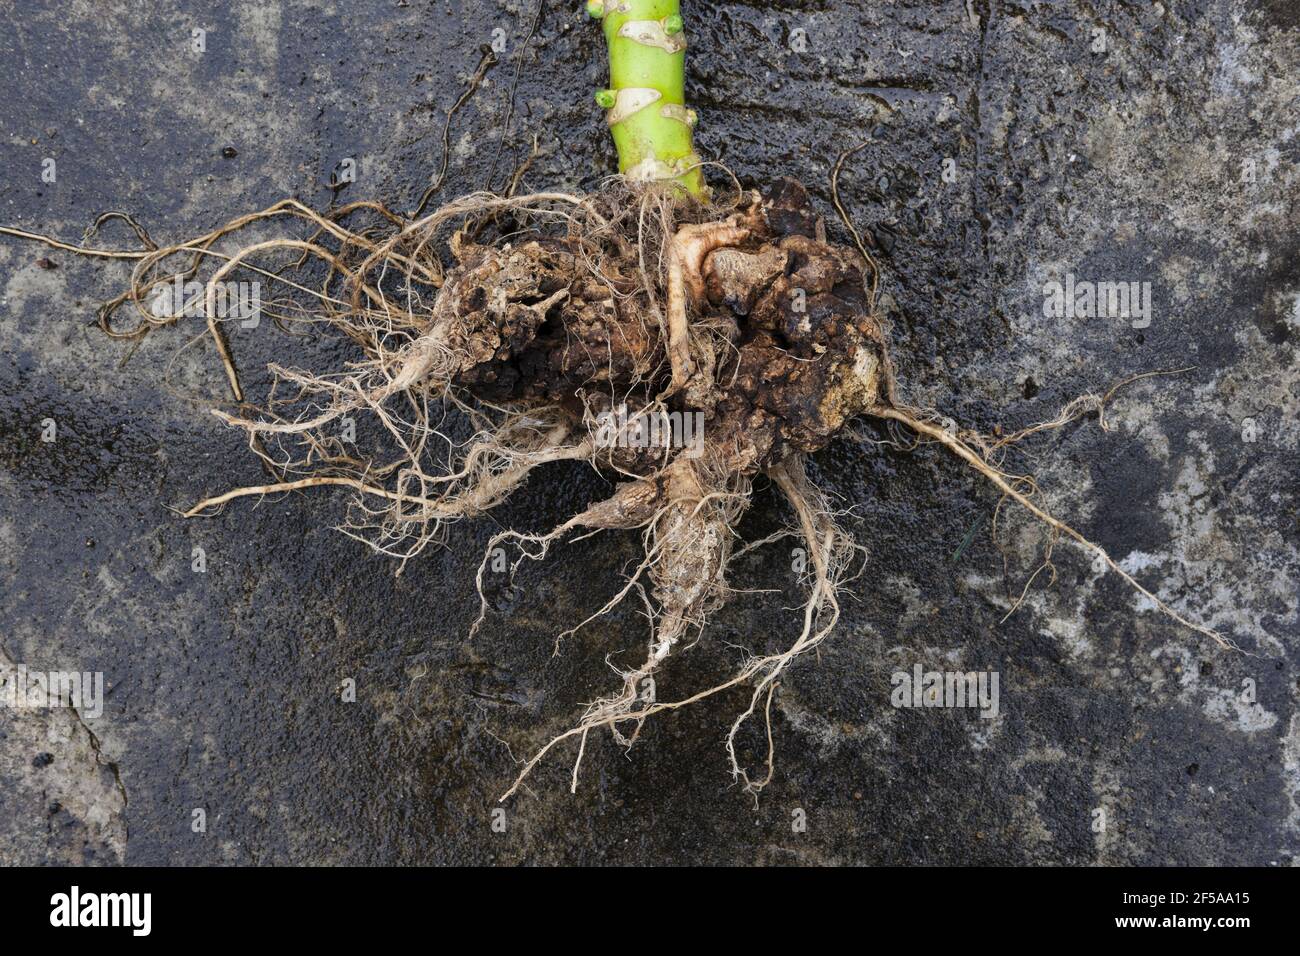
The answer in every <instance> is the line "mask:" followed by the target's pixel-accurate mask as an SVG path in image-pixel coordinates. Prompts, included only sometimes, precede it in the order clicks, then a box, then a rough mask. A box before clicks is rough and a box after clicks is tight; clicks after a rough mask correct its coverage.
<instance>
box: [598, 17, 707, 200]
mask: <svg viewBox="0 0 1300 956" xmlns="http://www.w3.org/2000/svg"><path fill="white" fill-rule="evenodd" d="M680 8H681V4H680V3H679V0H590V2H589V3H588V4H587V12H588V13H590V14H591V15H592V16H593V17H599V18H600V19H601V26H602V28H603V30H604V33H605V43H606V46H607V47H608V50H609V88H608V89H604V90H601V91H599V92H598V93H597V94H596V102H597V103H599V104H600V105H601V106H603V107H604V108H605V109H606V110H607V114H606V119H607V120H608V122H609V128H610V133H611V134H613V137H614V145H615V146H616V147H617V148H618V168H619V172H621V173H623V174H624V175H625V176H627V177H628V178H630V179H637V180H675V181H676V182H678V183H680V184H681V185H682V186H683V187H684V188H685V189H686V191H687V192H689V193H692V194H694V195H698V194H700V193H702V192H703V190H704V176H703V173H702V172H701V170H700V166H699V163H700V158H699V156H698V154H696V152H695V148H694V146H693V144H692V136H691V133H692V129H693V127H694V126H695V113H694V112H693V111H692V110H689V109H687V108H686V99H685V86H686V69H685V61H686V32H685V30H684V28H683V25H682V18H681V13H680Z"/></svg>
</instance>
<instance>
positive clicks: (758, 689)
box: [500, 457, 861, 801]
mask: <svg viewBox="0 0 1300 956" xmlns="http://www.w3.org/2000/svg"><path fill="white" fill-rule="evenodd" d="M768 474H769V475H770V477H771V478H772V480H773V481H774V482H775V483H776V484H777V486H778V487H779V488H780V489H781V491H782V493H783V494H784V495H785V497H786V498H787V500H789V502H790V504H791V506H792V508H793V509H794V511H795V517H796V522H797V525H798V527H799V531H800V533H801V534H802V535H803V537H804V539H805V541H806V542H807V545H808V550H809V552H810V553H811V555H812V557H813V574H812V581H811V584H810V593H809V596H808V598H807V600H806V602H805V604H804V607H803V617H804V623H803V629H802V631H801V632H800V634H799V636H798V638H797V639H796V640H795V641H794V643H793V644H791V645H790V647H789V648H787V649H786V650H785V651H782V652H780V653H777V654H769V655H764V656H751V657H750V658H749V659H748V660H746V661H745V662H744V663H743V664H742V665H741V667H740V669H739V670H738V671H737V672H736V674H734V675H733V676H732V677H731V678H729V679H728V680H726V681H723V682H721V683H719V684H716V685H714V686H712V687H709V688H706V689H705V690H702V691H699V692H697V693H695V694H692V695H691V696H689V697H687V698H685V699H682V700H678V701H663V702H656V703H651V704H648V705H647V706H644V707H641V708H639V709H634V708H635V704H636V702H637V701H638V699H639V697H638V690H639V687H640V684H641V682H642V681H643V680H644V679H645V678H646V676H648V675H649V674H652V673H653V672H654V670H655V669H656V668H657V667H658V666H659V664H660V663H662V660H663V657H665V656H666V655H661V654H659V650H658V649H659V648H661V647H662V646H663V644H662V640H661V638H662V634H656V635H655V638H652V642H651V653H650V656H649V658H648V659H647V661H646V663H645V664H643V665H642V666H641V667H639V668H637V669H635V670H633V671H629V672H626V673H624V674H623V677H624V683H623V688H622V690H621V692H620V693H618V694H616V695H614V696H612V697H609V698H604V699H602V700H599V701H596V702H595V703H593V704H592V705H591V706H590V707H588V708H587V711H586V713H585V714H584V715H583V717H582V719H581V720H580V721H579V722H578V723H577V724H576V725H575V726H574V727H571V728H570V729H568V730H566V731H564V732H563V733H561V734H558V735H557V736H555V737H553V738H552V739H551V740H550V741H549V742H547V743H546V744H545V745H544V746H542V747H541V748H540V749H539V750H538V751H537V752H536V753H535V754H534V755H533V756H532V757H531V758H529V760H528V761H527V762H526V763H525V764H524V766H523V767H522V768H521V770H520V771H519V773H518V775H517V776H516V778H515V781H514V783H513V785H512V786H511V787H510V788H509V789H508V790H507V791H506V792H505V793H504V794H502V796H501V798H500V799H501V800H502V801H505V800H507V799H509V798H510V797H511V796H513V795H514V794H515V793H516V792H517V791H518V789H519V788H520V787H521V786H522V785H523V783H524V781H525V780H526V779H527V778H528V776H529V775H530V774H531V773H532V771H533V770H534V769H535V768H536V767H537V765H538V764H539V763H541V761H542V760H543V759H544V758H545V757H546V755H547V754H548V753H550V751H551V750H553V749H554V748H555V747H556V745H558V744H560V743H562V742H563V741H565V740H568V739H570V738H573V737H578V738H580V748H579V753H578V758H577V759H578V762H579V763H580V762H581V759H582V756H583V754H584V753H585V750H586V739H587V736H588V734H590V732H591V731H592V730H595V729H598V728H601V727H608V728H609V729H610V730H611V731H613V732H614V734H615V738H616V739H618V740H620V742H622V743H624V744H625V745H627V744H630V743H631V742H632V741H633V740H634V739H635V731H634V733H633V734H632V735H625V734H623V733H622V732H620V730H619V726H620V725H627V724H632V725H633V726H634V727H635V728H636V730H639V728H640V726H641V725H642V724H643V723H644V721H645V720H646V718H648V717H651V716H653V715H654V714H658V713H661V712H663V711H667V710H677V709H679V708H682V707H687V706H689V705H691V704H694V703H697V702H698V701H701V700H704V699H705V698H708V697H712V696H713V695H715V694H718V693H721V692H723V691H725V690H729V689H731V688H733V687H737V686H740V685H742V684H747V683H750V682H751V681H752V682H753V692H752V694H751V698H750V704H749V706H748V707H747V708H746V709H745V710H744V711H743V712H742V713H741V714H740V715H739V716H738V717H737V718H736V720H735V721H734V722H733V724H732V726H731V728H730V730H729V731H728V733H727V737H726V751H727V756H728V761H729V763H730V769H731V773H732V776H733V778H735V779H736V780H737V781H739V782H740V783H741V784H742V786H743V787H744V789H745V790H746V791H747V792H749V793H751V794H757V792H758V791H759V790H761V789H762V788H763V787H764V786H766V784H767V783H768V782H770V780H771V775H772V767H773V761H774V749H773V748H772V741H771V727H770V718H771V698H772V695H773V694H774V693H775V690H776V685H777V682H778V681H777V679H778V678H779V677H780V675H781V674H782V673H783V672H784V671H785V669H786V668H787V667H788V666H789V665H790V664H791V663H792V662H793V661H794V660H795V659H796V658H797V657H799V656H800V655H802V654H804V653H806V652H807V651H809V650H811V649H813V648H815V647H816V646H817V645H818V644H820V643H821V642H822V641H823V640H825V638H826V637H827V635H829V634H830V633H831V631H832V630H833V629H834V627H835V624H836V622H837V621H838V620H839V614H840V607H839V601H838V599H837V595H838V593H839V589H840V587H841V586H842V585H843V584H845V583H846V581H847V580H848V578H847V577H846V571H847V570H848V567H849V565H850V563H851V557H852V555H853V554H854V553H855V552H858V551H860V550H861V548H860V546H858V545H856V544H855V543H854V542H853V541H852V540H851V539H850V538H849V537H848V536H847V535H846V534H845V533H844V532H843V531H841V530H840V528H839V527H838V526H837V525H836V523H835V521H834V520H833V518H832V517H831V514H830V512H829V509H828V508H827V506H826V503H825V501H824V500H823V498H822V496H821V495H820V493H818V492H817V491H816V490H815V489H814V488H813V487H812V486H811V484H809V482H808V480H807V478H806V476H805V475H804V471H803V462H802V459H801V458H799V457H795V458H792V459H790V460H788V461H787V462H785V463H783V464H781V465H779V466H776V467H774V468H772V469H770V470H769V472H768ZM657 639H659V640H657ZM764 695H766V699H767V703H766V705H765V706H764V714H765V718H766V720H767V721H768V728H767V734H768V743H769V751H768V757H767V761H766V762H767V767H768V772H767V774H766V775H765V776H764V777H763V778H762V779H760V780H754V779H751V777H750V775H749V773H748V772H747V771H746V770H745V769H744V768H743V767H742V766H741V765H740V762H739V759H738V757H737V755H736V750H735V740H736V736H737V734H738V733H739V732H740V730H741V729H742V727H743V726H744V724H745V722H746V721H747V720H748V719H749V718H750V717H751V716H753V714H754V712H755V711H756V710H757V708H758V706H759V704H760V702H761V701H763V700H764ZM577 776H578V764H576V763H575V765H574V768H573V773H572V784H571V786H575V787H576V784H577Z"/></svg>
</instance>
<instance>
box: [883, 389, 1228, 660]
mask: <svg viewBox="0 0 1300 956" xmlns="http://www.w3.org/2000/svg"><path fill="white" fill-rule="evenodd" d="M867 414H868V415H871V416H873V417H875V418H883V419H888V420H890V421H896V422H899V423H900V424H903V425H905V426H907V427H908V428H910V429H912V430H913V431H915V432H916V433H918V434H921V435H925V436H926V437H927V438H931V439H933V440H934V441H937V442H939V443H940V444H941V445H943V446H944V447H945V448H947V449H948V450H949V451H951V452H952V453H953V454H954V455H956V456H957V457H958V458H960V459H961V460H962V461H964V462H966V464H968V465H969V466H970V467H971V468H973V469H975V471H977V472H979V473H980V474H981V475H983V476H984V477H985V478H987V479H988V480H989V481H991V482H992V483H993V484H994V485H996V486H997V488H998V490H999V491H1001V492H1002V493H1003V494H1004V495H1006V496H1007V497H1008V498H1011V499H1012V500H1013V501H1015V502H1016V503H1017V504H1018V505H1020V506H1021V507H1022V508H1024V509H1025V510H1026V511H1028V512H1029V513H1030V514H1031V515H1033V516H1034V517H1035V518H1037V519H1038V520H1039V521H1041V522H1042V523H1043V524H1045V525H1046V526H1047V527H1049V528H1051V529H1052V531H1053V532H1054V533H1058V534H1062V535H1065V536H1066V537H1067V538H1070V539H1072V540H1074V541H1075V542H1076V543H1077V544H1079V545H1080V546H1082V547H1083V548H1085V549H1087V550H1088V551H1091V552H1092V553H1093V554H1094V555H1096V556H1097V557H1098V558H1100V559H1101V561H1102V562H1103V563H1104V564H1105V565H1106V567H1108V568H1109V569H1110V570H1112V571H1114V572H1115V573H1116V574H1118V575H1119V576H1120V577H1121V578H1122V579H1123V580H1124V581H1125V582H1126V583H1127V584H1128V585H1129V586H1130V587H1132V588H1133V589H1134V590H1135V591H1137V592H1138V593H1139V594H1141V595H1142V596H1143V597H1145V598H1146V599H1147V600H1149V601H1150V602H1151V603H1152V604H1153V605H1154V606H1155V607H1156V608H1157V609H1158V610H1159V611H1160V612H1161V613H1162V614H1165V615H1166V616H1168V617H1170V618H1172V619H1173V620H1175V621H1177V622H1178V623H1179V624H1181V625H1183V626H1184V627H1186V628H1188V629H1189V630H1192V631H1195V632H1196V633H1198V634H1202V635H1204V636H1206V637H1209V638H1212V639H1213V640H1214V641H1215V642H1216V643H1217V644H1219V646H1220V647H1223V648H1225V649H1228V650H1233V651H1241V648H1240V647H1238V646H1237V644H1236V643H1234V642H1233V641H1231V640H1230V639H1228V638H1226V637H1224V636H1223V635H1222V634H1220V633H1219V632H1218V631H1215V630H1212V629H1211V628H1208V627H1206V626H1205V625H1203V624H1197V623H1196V622H1195V621H1192V620H1189V619H1188V618H1186V617H1184V616H1183V615H1182V614H1180V613H1178V612H1177V611H1176V610H1174V609H1173V608H1172V607H1170V606H1169V605H1168V604H1166V603H1165V602H1164V601H1162V600H1161V599H1160V598H1158V597H1156V596H1155V595H1154V594H1152V593H1151V592H1150V591H1149V590H1147V588H1145V587H1143V586H1142V584H1141V583H1139V582H1138V580H1137V579H1136V578H1134V577H1133V575H1131V574H1129V573H1128V572H1127V571H1125V570H1124V569H1123V568H1122V567H1120V566H1119V564H1118V562H1116V561H1115V559H1114V558H1112V557H1111V556H1110V555H1109V554H1108V553H1107V552H1106V549H1105V548H1103V547H1102V546H1101V545H1099V544H1097V543H1096V542H1093V541H1090V540H1088V539H1087V538H1086V537H1084V536H1083V534H1082V533H1080V532H1079V531H1077V530H1075V529H1074V528H1073V527H1071V526H1070V525H1068V524H1066V523H1065V522H1064V521H1061V520H1060V519H1059V518H1056V517H1055V516H1053V515H1052V514H1050V513H1048V512H1047V511H1046V510H1044V509H1043V508H1041V507H1040V506H1039V505H1037V504H1035V503H1034V502H1033V501H1032V500H1031V499H1030V498H1029V497H1028V496H1027V495H1025V494H1023V493H1022V492H1020V491H1018V490H1017V489H1016V488H1015V487H1013V486H1012V485H1011V483H1010V482H1008V481H1007V479H1006V477H1005V476H1004V474H1003V473H1002V472H1000V471H998V469H996V468H994V467H993V466H992V465H990V464H989V463H988V462H987V461H985V460H984V459H983V458H982V457H980V455H979V454H978V453H977V452H976V451H975V450H974V449H972V448H971V447H970V446H969V445H967V444H966V443H965V442H964V441H962V440H961V439H960V438H957V437H956V436H954V435H952V434H950V433H949V432H948V431H946V430H945V429H943V428H941V427H939V426H938V425H934V424H932V423H930V422H927V421H924V420H922V419H921V418H919V417H917V416H916V415H914V414H912V413H911V412H909V411H907V410H905V409H902V408H895V407H891V406H886V405H877V406H875V407H874V408H871V409H868V411H867ZM1049 555H1050V552H1049ZM1049 561H1050V556H1049ZM1026 589H1027V586H1026ZM1022 599H1023V595H1022ZM1017 603H1018V602H1017ZM1013 610H1014V608H1013Z"/></svg>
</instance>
